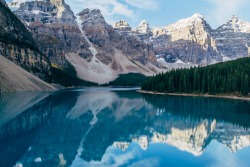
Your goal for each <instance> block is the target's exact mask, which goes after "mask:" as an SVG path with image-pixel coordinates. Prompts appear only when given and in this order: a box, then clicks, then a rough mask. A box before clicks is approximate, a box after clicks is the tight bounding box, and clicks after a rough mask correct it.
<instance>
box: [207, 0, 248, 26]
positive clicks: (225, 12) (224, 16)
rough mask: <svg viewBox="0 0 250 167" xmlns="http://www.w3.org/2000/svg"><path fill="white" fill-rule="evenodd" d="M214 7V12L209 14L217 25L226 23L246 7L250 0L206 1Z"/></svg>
mask: <svg viewBox="0 0 250 167" xmlns="http://www.w3.org/2000/svg"><path fill="white" fill-rule="evenodd" d="M206 1H208V2H210V3H212V5H213V6H214V8H213V10H212V11H211V12H210V13H209V17H210V18H209V19H210V20H213V22H214V24H215V25H221V24H223V23H225V20H228V19H229V18H231V17H232V15H237V13H238V12H239V11H240V10H241V8H242V7H244V6H245V5H246V4H247V3H249V0H206Z"/></svg>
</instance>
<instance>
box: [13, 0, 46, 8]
mask: <svg viewBox="0 0 250 167" xmlns="http://www.w3.org/2000/svg"><path fill="white" fill-rule="evenodd" d="M31 1H34V0H13V1H11V2H10V3H9V7H10V8H19V7H20V5H21V4H22V3H25V2H31ZM37 1H45V0H37Z"/></svg>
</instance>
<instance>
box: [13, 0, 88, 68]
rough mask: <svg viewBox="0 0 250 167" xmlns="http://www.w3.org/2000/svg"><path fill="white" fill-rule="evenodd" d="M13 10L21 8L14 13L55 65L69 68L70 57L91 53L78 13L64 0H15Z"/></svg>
mask: <svg viewBox="0 0 250 167" xmlns="http://www.w3.org/2000/svg"><path fill="white" fill-rule="evenodd" d="M10 7H18V10H15V11H14V13H15V14H16V15H17V16H18V17H19V18H20V19H21V20H23V21H24V22H26V24H27V27H28V29H29V30H30V31H31V32H32V35H33V37H34V39H35V42H36V43H37V44H38V46H39V49H40V50H41V51H42V52H43V53H44V54H45V55H46V56H47V57H48V58H49V59H50V60H51V62H52V63H53V64H55V65H57V66H60V67H62V68H66V67H67V66H68V65H69V64H68V62H67V61H66V58H65V55H66V54H68V53H72V52H75V53H79V54H81V55H83V56H86V55H88V54H90V51H89V50H88V49H86V48H88V43H87V42H86V41H85V40H84V38H83V37H82V36H81V32H80V30H79V28H78V25H77V22H76V20H75V16H74V13H73V12H72V11H71V9H70V7H69V6H68V5H66V4H65V2H64V0H44V1H27V2H22V1H21V2H20V1H13V2H12V3H10Z"/></svg>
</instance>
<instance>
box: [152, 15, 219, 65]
mask: <svg viewBox="0 0 250 167" xmlns="http://www.w3.org/2000/svg"><path fill="white" fill-rule="evenodd" d="M211 32H212V29H211V28H210V26H209V25H208V23H207V22H206V21H205V19H204V17H203V16H202V15H201V14H194V15H193V16H192V17H190V18H187V19H183V20H179V21H178V22H176V23H174V24H171V25H168V26H166V27H164V28H162V29H161V28H157V29H155V30H153V33H154V36H153V37H152V40H153V44H154V49H155V52H156V54H157V55H160V56H161V57H163V58H164V59H165V60H166V61H167V62H172V63H173V62H176V61H177V60H178V59H179V60H181V61H183V62H185V63H193V64H204V65H205V64H211V63H213V62H218V61H222V57H221V55H220V54H219V52H218V50H217V46H216V43H215V40H214V39H213V37H212V36H211Z"/></svg>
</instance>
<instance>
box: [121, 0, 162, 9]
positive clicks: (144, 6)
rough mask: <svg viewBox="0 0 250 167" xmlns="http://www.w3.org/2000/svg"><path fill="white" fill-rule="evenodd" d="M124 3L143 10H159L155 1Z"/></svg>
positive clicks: (129, 1)
mask: <svg viewBox="0 0 250 167" xmlns="http://www.w3.org/2000/svg"><path fill="white" fill-rule="evenodd" d="M125 2H126V3H128V4H129V5H131V6H134V7H137V8H140V9H144V10H156V9H158V8H159V2H158V1H157V0H125Z"/></svg>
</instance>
